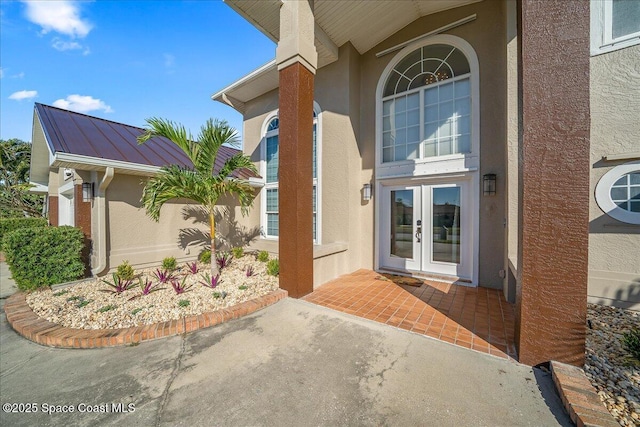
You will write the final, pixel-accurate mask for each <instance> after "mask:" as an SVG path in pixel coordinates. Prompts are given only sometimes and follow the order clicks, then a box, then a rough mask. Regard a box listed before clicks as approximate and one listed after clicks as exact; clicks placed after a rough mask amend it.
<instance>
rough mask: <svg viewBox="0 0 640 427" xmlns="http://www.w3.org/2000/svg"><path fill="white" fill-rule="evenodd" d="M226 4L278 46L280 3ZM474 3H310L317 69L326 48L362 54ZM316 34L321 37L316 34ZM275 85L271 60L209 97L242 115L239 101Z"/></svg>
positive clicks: (329, 54) (330, 56)
mask: <svg viewBox="0 0 640 427" xmlns="http://www.w3.org/2000/svg"><path fill="white" fill-rule="evenodd" d="M225 1H226V3H227V4H228V5H229V6H230V7H231V8H233V9H234V10H235V11H236V12H237V13H239V14H240V15H241V16H243V17H244V18H245V19H246V20H247V21H249V22H250V23H251V24H252V25H253V26H255V27H256V28H257V29H259V30H260V31H262V32H263V33H264V34H265V35H266V36H267V37H269V38H270V39H271V40H273V41H274V42H276V43H277V42H278V40H279V38H280V5H281V4H282V0H225ZM479 1H482V0H396V1H371V0H315V1H314V8H315V12H314V14H315V21H316V40H315V46H316V50H317V51H318V68H321V67H323V66H325V65H327V64H330V63H331V62H333V61H335V60H336V59H337V58H336V56H335V52H334V51H332V50H331V49H330V47H328V46H327V44H333V45H334V46H338V47H339V46H342V45H343V44H345V43H346V42H348V41H350V42H351V43H352V44H353V46H354V47H355V48H356V49H357V50H358V52H359V53H360V54H363V53H365V52H367V51H369V50H370V49H372V48H373V47H375V46H376V45H378V44H379V43H380V42H382V41H383V40H385V39H387V38H388V37H390V36H391V35H393V34H395V33H396V32H398V31H399V30H401V29H402V28H404V27H406V26H407V25H409V24H410V23H411V22H413V21H415V20H416V19H418V18H420V17H422V16H425V15H429V14H432V13H436V12H441V11H443V10H447V9H452V8H455V7H459V6H464V5H467V4H471V3H476V2H479ZM318 32H322V33H323V34H321V35H320V36H319V35H318ZM327 41H328V42H329V43H327ZM277 87H278V69H277V66H276V63H275V61H271V62H269V63H268V64H265V65H264V66H262V67H260V68H258V69H257V70H255V71H253V72H251V73H249V74H248V75H246V76H244V77H242V78H241V79H239V80H237V81H236V82H234V83H232V84H231V85H229V86H227V87H225V88H223V89H222V90H220V91H219V92H217V93H215V94H213V95H212V96H211V98H212V99H213V100H215V101H219V102H222V103H225V104H228V105H230V106H231V107H233V108H234V109H236V110H237V111H239V112H240V113H244V109H245V107H244V103H246V102H248V101H250V100H252V99H255V98H257V97H258V96H260V95H263V94H265V93H267V92H269V91H271V90H274V89H276V88H277Z"/></svg>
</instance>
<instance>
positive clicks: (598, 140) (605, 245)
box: [589, 45, 640, 309]
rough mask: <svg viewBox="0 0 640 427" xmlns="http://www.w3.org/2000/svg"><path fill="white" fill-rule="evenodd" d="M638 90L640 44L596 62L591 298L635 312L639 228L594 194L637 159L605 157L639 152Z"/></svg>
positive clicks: (639, 294)
mask: <svg viewBox="0 0 640 427" xmlns="http://www.w3.org/2000/svg"><path fill="white" fill-rule="evenodd" d="M639 91H640V45H636V46H632V47H629V48H626V49H620V50H617V51H613V52H610V53H606V54H603V55H598V56H593V57H592V58H591V165H592V171H591V182H590V190H591V195H592V197H591V202H590V205H589V212H590V218H589V219H590V224H589V231H590V235H589V299H590V301H593V302H596V301H602V302H604V303H616V304H617V305H620V304H622V305H624V306H630V305H632V304H635V309H640V225H633V224H625V223H623V222H620V221H618V220H616V219H614V218H612V217H610V216H609V215H607V214H605V213H604V212H603V211H602V209H600V207H599V206H598V204H597V203H596V200H595V197H594V194H595V188H596V185H597V184H598V181H600V179H601V178H602V176H603V175H604V174H605V173H607V172H608V171H610V170H611V169H612V168H613V167H615V166H618V165H620V164H623V163H626V162H629V161H632V160H638V159H637V158H635V159H634V158H629V159H625V160H617V161H606V160H603V156H612V155H622V154H626V153H633V152H636V153H637V152H639V151H640V120H638V117H640V96H638V93H640V92H639ZM615 300H618V301H622V303H618V302H616V301H615Z"/></svg>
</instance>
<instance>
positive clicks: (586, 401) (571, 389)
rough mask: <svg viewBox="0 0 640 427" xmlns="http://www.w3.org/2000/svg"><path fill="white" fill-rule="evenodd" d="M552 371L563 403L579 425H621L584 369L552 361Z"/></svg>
mask: <svg viewBox="0 0 640 427" xmlns="http://www.w3.org/2000/svg"><path fill="white" fill-rule="evenodd" d="M551 372H552V373H553V382H554V383H555V385H556V389H557V390H558V394H560V398H561V399H562V403H563V404H564V407H565V409H566V410H567V412H568V413H569V416H570V417H571V421H573V422H574V423H576V425H577V426H578V427H583V426H593V427H595V426H600V427H620V424H619V423H618V422H617V421H616V420H615V418H613V415H611V414H610V413H609V411H608V410H607V408H606V406H604V403H602V401H601V400H600V398H599V397H598V394H597V393H596V389H595V388H593V386H592V385H591V382H589V379H588V378H587V376H586V375H585V374H584V371H583V370H582V369H580V368H578V367H575V366H572V365H567V364H565V363H560V362H554V361H552V362H551Z"/></svg>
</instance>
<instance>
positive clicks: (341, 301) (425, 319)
mask: <svg viewBox="0 0 640 427" xmlns="http://www.w3.org/2000/svg"><path fill="white" fill-rule="evenodd" d="M399 279H400V280H395V279H394V280H395V281H396V282H398V283H400V285H397V284H396V283H394V282H393V281H391V280H388V279H386V278H385V277H383V276H381V275H379V274H378V273H376V272H374V271H370V270H358V271H356V272H355V273H352V274H348V275H345V276H341V277H339V278H337V279H335V280H333V281H331V282H328V283H326V284H324V285H322V286H321V287H320V288H318V289H316V290H315V291H314V292H313V293H311V294H309V295H307V296H305V297H304V299H305V300H306V301H309V302H312V303H315V304H319V305H322V306H325V307H328V308H332V309H334V310H338V311H342V312H344V313H349V314H353V315H356V316H359V317H364V318H365V319H370V320H374V321H376V322H380V323H386V324H387V325H391V326H396V327H398V328H401V329H406V330H408V331H411V332H415V333H418V334H422V335H427V336H429V337H433V338H437V339H439V340H442V341H446V342H449V343H452V344H455V345H458V346H461V347H466V348H470V349H473V350H476V351H480V352H483V353H489V354H492V355H495V356H499V357H503V358H513V359H516V358H517V356H516V349H515V339H514V322H515V311H514V306H513V305H512V304H509V303H507V302H506V300H505V299H504V296H503V295H502V291H501V290H498V289H487V288H472V287H466V286H459V285H454V284H450V283H443V282H438V281H433V280H424V281H422V284H421V286H410V285H402V282H403V281H405V282H410V281H412V280H413V281H415V279H408V280H404V279H401V278H399ZM418 284H420V283H418Z"/></svg>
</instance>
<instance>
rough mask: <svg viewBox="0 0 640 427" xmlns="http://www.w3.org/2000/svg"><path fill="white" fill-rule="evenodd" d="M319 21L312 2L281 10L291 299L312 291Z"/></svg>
mask: <svg viewBox="0 0 640 427" xmlns="http://www.w3.org/2000/svg"><path fill="white" fill-rule="evenodd" d="M314 22H315V20H314V17H313V11H312V8H311V5H310V4H309V2H307V1H296V0H287V1H284V2H283V4H282V6H281V8H280V42H279V43H278V47H277V49H276V61H277V63H278V70H279V74H280V98H279V103H280V109H279V113H278V116H279V127H280V131H279V137H278V138H279V149H278V151H279V152H278V157H279V169H278V204H279V206H278V212H279V230H280V232H279V242H278V245H279V255H278V256H279V258H280V287H281V288H282V289H285V290H286V291H287V292H288V293H289V296H290V297H293V298H300V297H303V296H304V295H307V294H309V293H311V292H313V205H312V202H313V164H312V156H313V82H314V74H315V69H316V64H317V53H316V50H315V46H314Z"/></svg>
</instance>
